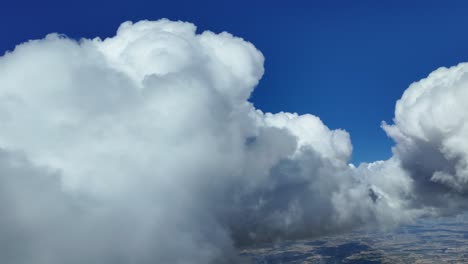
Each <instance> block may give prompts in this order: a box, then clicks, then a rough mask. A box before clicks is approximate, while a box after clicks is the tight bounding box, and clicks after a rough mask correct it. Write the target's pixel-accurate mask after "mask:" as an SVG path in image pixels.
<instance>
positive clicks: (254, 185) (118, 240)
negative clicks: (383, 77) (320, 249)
mask: <svg viewBox="0 0 468 264" xmlns="http://www.w3.org/2000/svg"><path fill="white" fill-rule="evenodd" d="M263 61H264V58H263V55H262V54H261V53H260V52H259V51H258V50H257V49H256V48H255V47H254V46H253V45H252V44H251V43H249V42H247V41H245V40H243V39H240V38H237V37H234V36H232V35H230V34H229V33H225V32H224V33H220V34H215V33H212V32H208V31H206V32H203V33H201V34H197V33H196V28H195V26H194V25H193V24H190V23H183V22H172V21H168V20H164V19H163V20H159V21H140V22H138V23H135V24H133V23H130V22H125V23H123V24H122V25H121V26H120V28H119V29H118V31H117V34H116V36H114V37H112V38H108V39H104V40H101V39H99V38H96V39H82V40H80V41H74V40H71V39H68V38H66V37H63V36H60V35H57V34H51V35H48V36H47V37H45V38H44V39H40V40H33V41H29V42H27V43H23V44H21V45H19V46H17V47H16V48H15V50H14V51H12V52H9V53H7V54H5V55H4V56H3V57H0V149H1V150H0V190H1V191H0V196H1V199H0V215H1V217H0V234H1V235H0V243H1V245H2V251H0V256H1V260H2V262H5V263H11V264H16V263H18V264H20V263H23V264H24V263H37V264H54V263H100V264H103V263H113V264H114V263H241V262H244V261H247V260H242V259H239V257H238V256H237V254H236V250H235V248H236V247H239V246H248V245H252V244H253V243H259V242H268V241H275V240H277V239H294V238H301V237H310V236H318V235H323V234H329V233H334V232H343V231H346V230H349V229H351V228H355V227H363V226H364V227H366V226H368V227H377V226H378V227H381V228H390V227H392V226H395V225H397V224H399V223H402V222H407V221H411V220H413V219H415V218H416V217H420V216H423V215H428V214H432V215H438V214H442V213H455V212H458V211H459V209H460V208H462V207H463V206H462V205H463V201H465V200H464V196H465V192H466V181H465V178H468V176H467V175H468V174H467V173H466V171H467V165H466V164H467V155H466V154H467V149H468V141H467V140H466V138H468V137H466V135H468V133H467V130H466V128H465V126H464V123H466V122H464V121H467V120H466V119H467V117H468V115H467V114H466V113H468V112H467V111H466V110H467V109H466V106H465V105H463V104H462V100H463V98H468V89H466V85H464V81H463V76H464V74H463V73H464V71H463V69H464V68H465V67H464V66H463V65H461V66H457V67H456V68H451V69H442V70H438V71H436V72H435V73H433V74H431V75H430V76H429V77H428V78H427V79H426V80H422V81H421V82H419V83H415V84H413V85H412V86H411V87H410V88H409V89H408V90H407V92H405V95H404V96H403V98H402V99H401V100H400V101H399V102H398V103H397V108H396V117H395V124H394V125H391V126H390V125H386V124H384V129H385V130H386V131H387V133H388V134H389V136H391V137H392V138H394V139H395V141H396V142H397V145H396V146H395V149H394V152H395V155H394V156H393V157H392V158H391V159H389V160H387V161H377V162H374V163H371V164H361V165H360V166H359V167H354V166H352V165H349V164H348V162H349V159H350V156H351V153H352V145H351V141H350V138H349V135H348V133H347V132H346V131H343V130H330V129H329V128H327V127H326V126H325V125H324V124H323V123H322V121H321V120H320V119H319V118H318V117H316V116H313V115H297V114H293V113H283V112H281V113H277V114H271V113H263V112H262V111H261V110H258V109H255V107H254V106H253V105H252V104H251V103H250V102H248V98H249V96H250V94H251V92H252V91H253V89H254V87H255V86H256V85H257V83H258V81H259V80H260V78H261V77H262V75H263V72H264V69H263ZM455 72H456V73H455ZM415 98H417V99H415ZM441 98H443V99H441ZM457 100H458V101H457ZM428 109H430V111H432V112H431V113H432V114H433V116H428V115H427V112H428ZM447 115H449V116H450V118H449V119H448V118H447ZM460 124H461V125H460ZM464 135H465V137H464ZM428 161H430V163H427V162H428ZM426 163H427V165H425V164H426ZM434 192H436V193H437V195H436V196H433V195H431V194H432V193H434ZM449 201H455V203H452V202H449ZM447 203H450V204H451V207H450V208H447V206H446V205H447ZM441 208H443V209H441Z"/></svg>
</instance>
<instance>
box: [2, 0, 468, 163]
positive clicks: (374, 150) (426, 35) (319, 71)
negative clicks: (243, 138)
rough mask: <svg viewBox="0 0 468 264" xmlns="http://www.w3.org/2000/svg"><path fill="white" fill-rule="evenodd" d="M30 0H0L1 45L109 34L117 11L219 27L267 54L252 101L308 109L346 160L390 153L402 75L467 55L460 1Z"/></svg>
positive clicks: (415, 76) (413, 75)
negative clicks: (331, 131) (347, 154)
mask: <svg viewBox="0 0 468 264" xmlns="http://www.w3.org/2000/svg"><path fill="white" fill-rule="evenodd" d="M38 2H39V1H37V2H34V3H26V2H20V3H15V4H13V3H3V4H2V9H1V11H0V12H1V15H0V51H2V53H3V51H5V50H11V49H12V48H13V47H14V46H15V45H16V44H18V43H20V42H24V41H26V40H28V39H34V38H42V37H43V36H44V35H45V34H47V33H50V32H59V33H63V34H66V35H68V36H70V37H73V38H80V37H95V36H100V37H106V36H111V35H113V34H114V33H115V30H116V29H117V27H118V25H119V24H120V23H121V22H123V21H125V20H133V21H137V20H140V19H149V20H155V19H159V18H162V17H166V18H170V19H174V20H179V19H180V20H185V21H190V22H193V23H194V24H196V25H197V26H198V27H199V29H200V31H202V30H206V29H209V30H212V31H215V32H220V31H228V32H230V33H232V34H234V35H236V36H240V37H243V38H245V39H246V40H248V41H250V42H252V43H253V44H254V45H255V46H256V47H257V48H258V49H260V50H261V51H262V52H263V54H264V55H265V57H266V62H265V68H266V73H265V76H264V78H263V80H262V81H261V83H260V85H259V87H258V88H257V90H256V91H255V93H254V94H253V97H252V99H251V101H252V102H253V103H254V104H255V105H256V107H258V108H260V109H262V110H264V111H271V112H278V111H289V112H298V113H311V114H314V115H317V116H319V117H320V118H321V119H322V120H323V121H324V122H325V124H326V125H328V126H329V127H330V128H343V129H345V130H347V131H348V132H350V134H351V139H352V142H353V145H354V153H353V162H354V163H359V162H361V161H374V160H377V159H385V158H388V157H390V155H391V152H390V148H391V146H392V145H393V143H392V141H391V140H390V139H388V138H387V136H386V135H385V133H384V132H383V130H382V129H381V128H380V122H381V121H382V120H386V121H387V122H388V121H391V119H392V117H393V111H394V105H395V102H396V100H397V99H398V98H400V96H401V94H402V93H403V91H404V90H405V89H406V88H407V87H408V85H409V84H410V83H412V82H413V81H417V80H419V79H421V78H423V77H425V76H427V74H428V73H430V72H431V71H433V70H434V69H436V68H438V67H440V66H451V65H455V64H457V63H459V62H463V61H468V34H467V30H466V29H467V28H468V16H467V15H466V14H468V5H465V6H463V5H462V4H461V2H459V3H455V2H452V3H450V4H448V3H446V2H445V3H437V2H430V1H414V2H412V4H405V2H406V1H391V2H390V1H389V2H387V3H383V2H381V1H379V2H381V3H377V1H333V2H330V1H329V2H327V3H326V4H325V1H322V2H318V1H282V3H281V4H271V3H270V2H267V1H264V2H260V1H257V2H255V3H254V2H253V1H246V2H242V1H236V2H235V4H234V3H228V2H222V1H213V2H209V1H198V2H196V3H195V2H194V1H128V2H119V1H107V2H106V1H100V2H99V3H91V2H86V1H77V2H75V3H52V2H47V3H45V2H41V3H38ZM351 2H352V3H351ZM26 6H27V7H28V8H25V7H26Z"/></svg>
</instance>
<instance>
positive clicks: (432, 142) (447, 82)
mask: <svg viewBox="0 0 468 264" xmlns="http://www.w3.org/2000/svg"><path fill="white" fill-rule="evenodd" d="M467 98H468V65H467V64H465V63H462V64H459V65H457V66H454V67H451V68H444V67H443V68H439V69H437V70H435V71H434V72H432V73H431V74H430V75H429V76H428V77H427V78H425V79H422V80H420V81H418V82H415V83H413V84H412V85H411V86H410V87H409V88H408V89H407V90H406V91H405V93H404V94H403V96H402V98H401V99H400V100H399V101H398V102H397V104H396V109H395V118H394V122H395V124H393V125H387V124H385V123H384V124H383V128H384V129H385V131H386V132H387V134H388V135H389V136H390V137H392V138H393V139H394V140H395V142H396V143H397V145H396V146H395V148H394V153H395V157H396V158H397V159H398V160H400V162H401V167H402V168H403V169H404V170H405V171H406V172H407V173H408V174H409V175H410V176H411V177H412V179H413V180H414V182H415V183H414V191H415V197H414V199H413V200H414V203H415V205H414V206H420V207H424V206H425V207H429V208H432V209H433V210H436V211H439V212H442V213H453V212H457V211H459V210H460V209H463V208H465V207H466V195H467V191H468V127H467V125H466V124H467V123H468V104H467V103H466V100H467Z"/></svg>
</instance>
